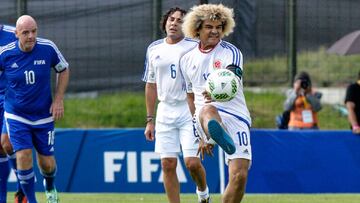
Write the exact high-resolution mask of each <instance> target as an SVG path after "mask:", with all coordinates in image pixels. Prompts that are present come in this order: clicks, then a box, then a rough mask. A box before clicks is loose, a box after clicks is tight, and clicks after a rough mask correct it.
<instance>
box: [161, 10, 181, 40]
mask: <svg viewBox="0 0 360 203" xmlns="http://www.w3.org/2000/svg"><path fill="white" fill-rule="evenodd" d="M182 23H183V15H182V14H181V12H180V11H175V12H174V13H172V14H171V15H170V16H169V17H168V19H167V21H166V26H165V29H166V35H167V38H168V40H167V42H168V43H176V42H178V41H180V40H181V39H182V38H183V37H184V34H183V33H182V30H181V26H182Z"/></svg>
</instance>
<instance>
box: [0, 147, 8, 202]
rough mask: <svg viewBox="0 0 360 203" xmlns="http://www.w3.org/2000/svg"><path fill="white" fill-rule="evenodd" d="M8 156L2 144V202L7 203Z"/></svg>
mask: <svg viewBox="0 0 360 203" xmlns="http://www.w3.org/2000/svg"><path fill="white" fill-rule="evenodd" d="M8 162H9V161H8V158H7V155H6V153H5V151H4V150H3V148H2V147H1V145H0V203H6V194H7V180H8V178H9V174H10V167H9V163H8Z"/></svg>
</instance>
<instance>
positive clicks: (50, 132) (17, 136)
mask: <svg viewBox="0 0 360 203" xmlns="http://www.w3.org/2000/svg"><path fill="white" fill-rule="evenodd" d="M5 121H6V126H7V129H8V132H9V137H10V142H11V144H12V145H13V148H14V151H15V152H16V151H19V150H23V149H32V148H33V147H35V149H36V151H37V152H38V153H39V154H41V155H45V156H51V155H53V154H54V141H55V131H54V122H49V123H45V124H40V125H29V124H25V123H22V122H19V121H17V120H13V119H6V120H5Z"/></svg>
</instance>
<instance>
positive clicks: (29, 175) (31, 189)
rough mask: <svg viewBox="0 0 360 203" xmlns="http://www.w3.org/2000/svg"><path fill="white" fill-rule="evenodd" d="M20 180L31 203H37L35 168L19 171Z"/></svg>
mask: <svg viewBox="0 0 360 203" xmlns="http://www.w3.org/2000/svg"><path fill="white" fill-rule="evenodd" d="M17 175H18V179H19V180H20V184H21V187H22V189H23V191H24V193H25V195H26V197H27V199H28V201H29V203H37V201H36V197H35V183H34V182H35V173H34V170H33V168H30V169H28V170H17Z"/></svg>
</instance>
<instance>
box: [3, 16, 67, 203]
mask: <svg viewBox="0 0 360 203" xmlns="http://www.w3.org/2000/svg"><path fill="white" fill-rule="evenodd" d="M37 31H38V29H37V23H36V21H35V20H34V19H33V18H32V17H31V16H29V15H23V16H21V17H19V18H18V20H17V22H16V30H15V34H16V37H17V38H18V40H17V41H15V42H12V43H10V44H8V45H6V46H4V47H2V48H1V49H0V70H1V71H3V73H4V74H5V77H6V78H7V80H8V88H7V90H6V93H5V104H4V105H5V113H4V117H5V122H6V126H7V129H8V133H9V137H10V141H11V143H12V145H13V148H14V151H15V152H16V161H17V168H18V169H17V176H18V178H19V179H20V183H21V187H22V189H23V191H24V193H25V195H26V197H27V199H28V201H29V203H36V202H37V201H36V198H35V188H34V180H35V177H34V170H33V159H32V148H33V147H34V148H35V149H36V151H37V159H38V164H39V168H40V172H41V174H42V175H43V177H44V187H45V194H46V198H47V202H48V203H56V202H59V198H58V194H57V191H56V188H55V184H54V179H55V175H56V161H55V157H54V138H55V134H54V120H58V119H60V118H62V117H63V114H64V105H63V98H64V93H65V90H66V87H67V84H68V80H69V69H68V63H67V62H66V61H65V59H64V57H63V56H62V54H61V53H60V51H59V49H58V48H57V47H56V45H55V44H54V43H53V42H51V41H50V40H46V39H41V38H37ZM51 68H54V69H55V71H56V72H57V73H58V74H57V80H58V81H57V83H56V88H55V89H56V90H55V96H54V100H52V96H51V84H50V80H51V74H50V73H51Z"/></svg>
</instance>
